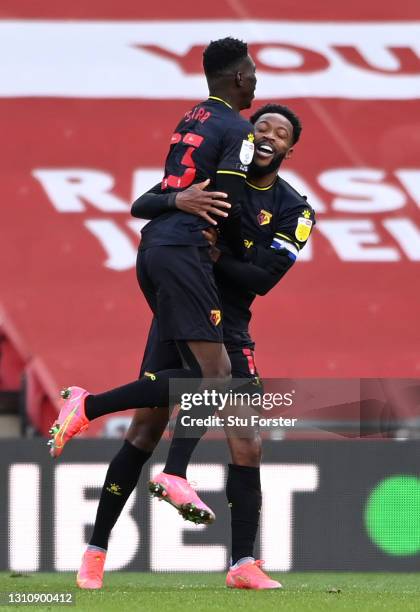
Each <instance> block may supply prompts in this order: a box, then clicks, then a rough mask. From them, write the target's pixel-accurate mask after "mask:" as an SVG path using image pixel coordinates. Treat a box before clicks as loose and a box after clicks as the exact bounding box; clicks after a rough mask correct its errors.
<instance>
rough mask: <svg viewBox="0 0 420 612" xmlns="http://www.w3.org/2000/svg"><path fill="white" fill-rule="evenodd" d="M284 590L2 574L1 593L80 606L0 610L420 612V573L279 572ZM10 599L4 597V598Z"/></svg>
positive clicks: (157, 577) (152, 577) (133, 577)
mask: <svg viewBox="0 0 420 612" xmlns="http://www.w3.org/2000/svg"><path fill="white" fill-rule="evenodd" d="M273 577H275V578H277V579H278V580H280V581H281V582H282V583H283V585H284V589H282V590H277V591H263V592H256V591H243V590H236V589H226V588H225V586H224V575H222V574H195V573H188V574H167V573H161V574H160V573H155V574H142V573H132V572H131V573H128V572H113V573H110V574H107V575H106V579H105V586H104V588H103V589H102V590H101V591H81V590H79V589H77V588H75V586H74V578H75V574H67V573H65V574H64V573H63V574H29V575H13V574H12V575H11V574H10V573H0V592H1V593H3V594H4V593H8V592H10V591H21V592H27V593H34V592H38V593H41V592H42V593H46V592H53V593H57V592H63V593H66V592H67V593H68V592H69V591H71V592H73V593H74V594H75V598H76V604H75V606H59V605H49V606H45V605H43V606H41V605H39V606H29V605H25V606H17V605H14V606H0V612H3V611H6V610H7V611H11V612H12V611H13V610H14V611H15V612H16V609H17V608H21V609H22V608H23V609H25V610H27V609H29V608H33V609H36V610H37V611H38V612H41V611H43V610H54V609H58V608H59V609H60V610H62V609H63V608H67V609H68V610H69V611H70V612H71V611H72V610H77V611H78V612H81V611H83V612H84V611H86V612H90V611H91V610H100V611H101V612H108V611H111V610H113V611H117V612H125V611H126V610H127V611H131V610H133V611H142V612H160V611H161V610H162V611H163V610H165V612H166V611H169V612H178V611H179V612H181V611H183V612H188V611H191V612H207V611H209V612H210V611H211V612H213V611H216V612H217V611H219V610H223V611H228V612H230V611H231V610H235V611H237V612H248V611H252V612H260V611H265V610H270V611H271V610H273V611H274V610H276V611H279V612H306V611H310V612H321V611H322V612H324V611H325V610H348V611H351V612H364V611H366V612H375V611H376V610H390V611H391V610H392V612H399V611H400V610H401V612H403V611H404V612H406V611H410V610H413V611H416V612H417V611H419V612H420V575H419V574H388V573H383V574H355V573H330V572H324V573H299V574H284V575H282V576H281V575H280V574H273ZM3 597H4V595H3Z"/></svg>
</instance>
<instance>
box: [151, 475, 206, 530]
mask: <svg viewBox="0 0 420 612" xmlns="http://www.w3.org/2000/svg"><path fill="white" fill-rule="evenodd" d="M149 491H150V493H151V494H152V495H153V496H154V497H159V499H163V500H164V501H166V502H168V503H169V504H171V505H172V506H174V507H175V508H177V510H178V512H179V514H180V515H181V516H182V517H183V518H184V519H185V520H186V521H191V522H192V523H197V524H198V525H201V524H205V525H208V524H209V523H213V522H214V521H215V519H216V515H215V514H214V512H213V510H211V509H210V508H209V507H208V506H206V504H205V503H204V502H203V501H201V499H200V498H199V497H198V495H197V493H196V492H195V491H194V489H193V488H192V487H191V485H190V483H189V482H188V481H187V480H185V478H181V477H180V476H173V475H172V474H165V472H161V473H160V474H158V475H157V476H155V477H154V478H152V480H150V482H149Z"/></svg>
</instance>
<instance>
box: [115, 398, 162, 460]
mask: <svg viewBox="0 0 420 612" xmlns="http://www.w3.org/2000/svg"><path fill="white" fill-rule="evenodd" d="M168 419H169V411H168V410H167V409H165V408H143V409H141V410H138V411H137V412H136V414H135V416H134V417H133V420H132V421H131V424H130V427H129V428H128V431H127V434H126V436H125V437H126V440H128V441H129V442H130V444H132V445H133V446H135V447H136V448H138V449H139V450H142V451H145V452H146V453H152V452H153V451H154V450H155V448H156V446H157V445H158V443H159V441H160V439H161V437H162V435H163V432H164V431H165V428H166V425H167V423H168Z"/></svg>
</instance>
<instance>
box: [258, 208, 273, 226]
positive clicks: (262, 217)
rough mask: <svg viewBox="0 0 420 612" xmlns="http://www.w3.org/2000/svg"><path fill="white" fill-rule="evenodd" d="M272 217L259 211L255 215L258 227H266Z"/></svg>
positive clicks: (263, 211)
mask: <svg viewBox="0 0 420 612" xmlns="http://www.w3.org/2000/svg"><path fill="white" fill-rule="evenodd" d="M272 216H273V215H272V214H271V213H269V212H267V211H266V210H261V211H260V212H259V214H258V215H257V220H258V223H259V224H260V225H268V224H269V223H270V221H271V217H272Z"/></svg>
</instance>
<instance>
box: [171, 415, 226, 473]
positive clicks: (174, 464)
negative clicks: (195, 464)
mask: <svg viewBox="0 0 420 612" xmlns="http://www.w3.org/2000/svg"><path fill="white" fill-rule="evenodd" d="M214 411H215V407H214V406H193V407H192V409H191V410H189V411H188V412H185V411H184V410H180V411H179V413H178V416H177V419H176V425H175V430H174V434H173V437H172V441H171V445H170V447H169V451H168V457H167V459H166V464H165V467H164V468H163V471H164V472H165V473H166V474H174V476H180V477H181V478H186V477H187V468H188V464H189V462H190V459H191V456H192V454H193V452H194V450H195V447H196V446H197V444H198V443H199V442H200V440H201V438H202V437H203V436H204V434H205V433H206V431H207V429H208V428H207V427H205V426H194V427H189V426H184V425H182V423H181V419H182V417H183V416H185V415H188V416H189V417H191V418H192V419H194V418H200V419H205V418H206V417H208V416H211V415H212V414H214Z"/></svg>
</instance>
